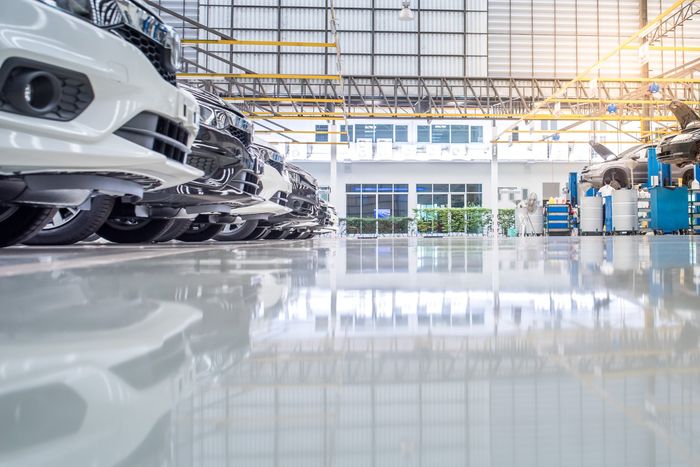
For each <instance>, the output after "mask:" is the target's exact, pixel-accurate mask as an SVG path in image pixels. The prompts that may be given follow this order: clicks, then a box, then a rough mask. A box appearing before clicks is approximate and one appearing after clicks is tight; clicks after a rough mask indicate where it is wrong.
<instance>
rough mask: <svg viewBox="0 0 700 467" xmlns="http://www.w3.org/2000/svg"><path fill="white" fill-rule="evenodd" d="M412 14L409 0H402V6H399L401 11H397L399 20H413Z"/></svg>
mask: <svg viewBox="0 0 700 467" xmlns="http://www.w3.org/2000/svg"><path fill="white" fill-rule="evenodd" d="M413 18H414V15H413V12H412V11H411V2H410V0H404V2H403V8H401V13H399V20H401V21H413Z"/></svg>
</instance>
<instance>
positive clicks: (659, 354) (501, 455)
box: [0, 237, 700, 467]
mask: <svg viewBox="0 0 700 467" xmlns="http://www.w3.org/2000/svg"><path fill="white" fill-rule="evenodd" d="M699 255H700V239H696V238H692V237H644V238H642V237H614V238H595V237H586V238H529V239H502V240H500V241H499V242H498V243H493V242H492V240H490V239H481V238H466V239H465V238H446V239H405V238H404V239H383V240H335V239H319V240H315V241H296V242H277V243H273V242H265V243H249V244H240V245H222V244H207V245H201V246H194V247H192V246H153V247H140V248H134V247H120V246H94V247H93V246H87V247H76V248H60V249H47V248H43V249H42V248H31V249H29V248H15V249H8V250H3V251H1V252H0V310H1V312H0V333H1V336H2V337H0V465H2V466H6V465H22V466H24V465H62V466H83V465H85V466H87V465H90V466H111V465H123V466H139V465H143V466H156V465H158V466H162V465H177V466H210V465H212V466H246V467H248V466H304V467H308V466H352V467H356V466H376V467H385V466H439V467H445V466H466V465H473V466H494V467H495V466H498V467H501V466H516V465H517V466H538V467H539V466H569V465H571V466H581V467H584V466H586V467H588V466H598V465H609V466H635V467H637V466H645V465H646V466H648V465H698V463H700V347H699V338H700V301H699V300H698V295H699V292H700V265H699V264H698V260H699Z"/></svg>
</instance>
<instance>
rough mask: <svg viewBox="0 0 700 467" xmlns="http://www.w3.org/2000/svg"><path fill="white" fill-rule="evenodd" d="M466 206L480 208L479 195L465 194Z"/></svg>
mask: <svg viewBox="0 0 700 467" xmlns="http://www.w3.org/2000/svg"><path fill="white" fill-rule="evenodd" d="M467 206H481V193H467Z"/></svg>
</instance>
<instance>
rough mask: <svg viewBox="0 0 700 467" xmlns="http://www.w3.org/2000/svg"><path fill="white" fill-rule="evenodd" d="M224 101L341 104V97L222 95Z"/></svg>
mask: <svg viewBox="0 0 700 467" xmlns="http://www.w3.org/2000/svg"><path fill="white" fill-rule="evenodd" d="M224 100H225V101H229V102H239V101H261V102H311V103H314V102H322V103H328V102H330V103H336V104H342V103H343V99H326V98H319V99H315V98H313V97H279V96H278V97H263V96H259V97H224Z"/></svg>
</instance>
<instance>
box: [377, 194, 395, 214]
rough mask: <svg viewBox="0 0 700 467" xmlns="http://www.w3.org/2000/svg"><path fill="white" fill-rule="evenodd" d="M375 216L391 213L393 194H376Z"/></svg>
mask: <svg viewBox="0 0 700 467" xmlns="http://www.w3.org/2000/svg"><path fill="white" fill-rule="evenodd" d="M377 198H378V200H377V201H378V202H377V211H378V212H377V217H391V216H393V215H394V213H393V207H394V206H393V204H394V203H393V198H394V197H393V196H392V195H379V196H377Z"/></svg>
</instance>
